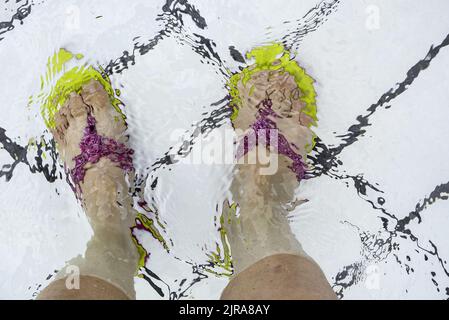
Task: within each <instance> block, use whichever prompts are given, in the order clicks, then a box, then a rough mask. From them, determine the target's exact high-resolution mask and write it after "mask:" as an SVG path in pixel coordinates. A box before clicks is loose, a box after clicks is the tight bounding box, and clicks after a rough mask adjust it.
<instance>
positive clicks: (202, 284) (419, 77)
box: [0, 0, 449, 299]
mask: <svg viewBox="0 0 449 320" xmlns="http://www.w3.org/2000/svg"><path fill="white" fill-rule="evenodd" d="M155 2H156V1H155ZM284 2H285V4H284V5H282V6H279V7H277V8H276V10H274V9H273V8H272V6H273V4H272V2H270V1H261V2H257V4H255V3H253V4H251V6H250V4H239V2H237V1H235V2H233V1H231V2H229V1H227V2H225V1H219V2H218V3H217V4H216V6H214V8H211V7H210V6H208V5H206V4H205V3H204V2H203V1H193V0H192V1H174V0H167V1H165V2H164V1H161V2H160V3H157V4H151V5H149V4H147V3H146V2H145V1H136V3H134V4H133V5H132V6H130V5H129V4H124V3H123V2H120V1H112V2H108V3H106V2H105V1H98V2H96V3H95V4H91V3H88V2H87V1H71V2H70V3H64V4H61V3H60V2H56V1H41V2H38V1H18V2H14V3H13V2H10V1H3V3H2V4H1V7H0V9H1V8H4V10H2V11H3V12H2V13H1V15H0V17H1V19H0V20H1V21H3V22H0V46H1V47H2V50H1V51H0V55H1V57H0V60H1V61H3V63H2V75H1V76H0V88H1V90H2V97H4V101H3V103H2V104H1V110H2V119H1V121H0V146H1V148H0V164H1V166H0V178H1V180H0V192H1V194H2V198H1V199H2V207H1V214H2V217H4V221H3V223H2V226H1V227H0V230H1V232H2V234H5V235H6V236H5V238H7V240H6V241H5V242H4V243H2V244H1V245H0V251H1V253H2V255H3V256H4V258H5V261H8V263H7V264H4V265H3V266H2V269H0V271H2V274H3V277H5V278H4V279H2V280H4V281H3V284H2V285H1V286H0V295H1V296H4V297H18V298H29V297H31V296H32V295H33V294H34V293H35V292H37V290H39V289H41V288H42V286H45V284H46V283H48V282H49V281H51V276H52V275H53V274H54V273H55V271H54V270H55V269H60V268H61V267H62V266H63V264H64V261H66V260H67V259H69V258H71V257H72V256H74V255H76V254H79V253H81V252H83V251H84V246H85V243H86V241H87V240H88V239H89V237H90V232H91V231H90V229H89V227H88V224H87V222H86V220H85V218H84V216H83V213H82V212H81V211H80V208H79V207H78V205H77V202H76V199H75V197H74V196H73V194H72V193H71V192H70V188H69V187H68V186H67V183H66V181H65V180H66V175H65V173H64V169H63V167H62V166H61V165H60V164H59V162H58V155H57V152H56V149H55V143H54V141H53V139H52V136H51V134H50V133H49V132H48V130H47V129H46V126H45V122H44V120H43V119H42V117H41V115H40V106H41V105H42V101H48V100H45V99H47V98H48V97H49V96H51V95H46V94H45V93H42V92H48V91H45V90H49V91H51V89H52V88H53V89H55V88H56V81H57V79H60V77H61V75H62V74H64V71H63V70H54V71H56V72H55V73H54V78H52V77H47V76H45V74H46V71H47V69H46V68H47V62H48V58H49V57H52V56H53V55H54V54H55V53H57V52H59V50H60V49H61V48H65V49H66V50H68V51H70V52H77V53H78V52H82V53H83V57H81V56H80V57H79V58H80V59H79V60H77V59H74V60H73V61H72V62H71V63H73V65H71V67H74V66H81V65H83V64H84V65H87V66H93V67H94V68H95V70H96V71H97V72H99V73H101V74H102V75H103V77H104V78H105V79H106V78H108V79H110V81H111V88H114V89H116V90H117V91H114V93H115V94H119V95H120V101H121V102H122V103H123V105H120V108H121V109H122V111H123V113H124V115H125V116H126V117H127V122H128V125H129V133H130V137H131V140H130V142H131V147H132V148H133V149H134V150H136V154H135V158H134V162H135V167H136V170H137V175H136V177H135V180H134V181H131V192H132V195H133V197H134V207H135V208H136V209H138V211H139V213H140V215H139V216H138V220H137V224H136V227H135V228H134V229H133V236H134V237H135V239H136V242H137V243H138V246H139V249H140V252H141V254H142V260H141V269H140V277H139V278H137V279H136V286H137V291H138V298H139V297H140V298H164V299H167V298H171V299H180V298H187V297H190V298H217V297H218V296H219V294H220V292H221V289H222V288H223V287H224V286H225V285H226V283H227V281H228V276H229V275H230V274H231V273H232V265H231V257H230V253H229V247H228V244H227V242H226V241H225V235H224V233H223V227H222V223H223V216H222V214H223V210H229V206H230V208H231V210H232V208H233V207H232V203H233V202H232V199H231V198H232V197H231V196H230V193H229V191H228V190H229V188H230V184H231V177H232V166H230V165H222V166H220V165H191V164H188V163H187V161H186V160H187V158H188V156H189V155H190V154H191V153H192V152H195V149H196V148H199V145H203V141H204V137H208V136H209V135H210V134H211V133H214V132H221V131H220V130H226V129H229V128H230V121H229V119H230V117H231V115H232V109H231V108H230V107H229V102H230V99H231V98H232V97H231V96H229V94H228V88H226V85H227V83H228V81H229V79H230V77H231V76H232V75H233V74H235V73H237V72H239V71H241V70H242V69H243V68H245V67H246V66H247V63H251V62H252V61H250V60H246V57H245V53H246V52H248V51H250V50H251V49H252V48H254V47H257V46H260V45H263V44H267V43H271V42H273V41H275V42H279V43H282V44H283V45H284V46H285V48H287V49H289V50H291V51H292V52H293V53H294V54H295V55H296V59H298V60H300V61H301V62H304V67H305V68H306V69H307V72H308V73H309V74H311V75H312V76H313V78H314V79H315V80H316V81H317V93H318V99H317V104H318V116H319V119H320V121H319V122H318V128H317V130H316V132H315V133H316V134H317V137H316V139H315V146H314V149H313V150H312V153H311V155H309V159H308V162H309V163H308V164H309V167H310V170H309V171H308V175H309V176H311V178H310V179H308V180H307V181H305V182H304V183H301V186H300V187H299V189H298V190H297V192H296V193H297V198H298V199H304V198H307V199H308V200H309V201H308V202H307V203H304V204H302V205H301V206H298V207H297V208H296V209H294V210H292V211H291V212H289V215H288V219H289V221H290V224H291V227H292V230H293V232H294V233H295V235H296V236H297V238H298V239H299V240H300V242H301V243H302V245H303V247H304V248H305V250H306V251H307V253H308V254H310V255H311V256H312V257H314V258H315V259H316V260H317V261H318V262H319V263H320V265H321V266H322V267H323V269H324V271H325V273H326V276H327V277H328V279H329V281H330V282H331V284H332V285H333V288H334V290H335V291H336V293H337V294H338V295H339V297H341V298H344V297H348V298H370V297H377V298H394V297H398V296H400V297H410V298H413V297H435V298H445V297H447V295H448V294H449V292H448V289H447V287H449V273H448V270H447V266H446V259H447V254H448V248H447V245H448V243H447V239H446V238H445V237H444V236H443V235H440V234H444V226H445V225H446V224H447V218H446V217H445V216H444V215H442V213H441V212H444V210H445V209H447V203H446V202H444V201H440V200H447V198H448V192H449V182H447V178H445V174H446V176H447V174H449V172H446V171H445V170H446V169H445V167H447V166H444V165H443V163H444V162H443V160H439V159H444V158H445V157H447V155H448V154H447V152H448V151H449V150H447V148H445V144H444V140H443V138H442V137H445V136H447V135H446V134H447V133H449V132H447V129H445V127H444V126H443V125H442V124H441V122H442V121H441V120H440V121H438V120H439V119H443V118H445V117H447V111H446V110H445V108H444V107H443V103H444V101H447V100H445V99H447V98H448V97H447V94H446V93H445V90H443V88H442V86H441V83H444V81H445V80H446V79H447V72H446V71H439V70H445V69H444V68H442V65H443V64H441V63H442V62H441V61H442V60H439V59H447V58H446V56H447V53H446V50H447V49H446V46H447V45H448V44H449V35H447V28H446V30H445V29H444V27H449V26H444V25H443V26H440V25H439V24H437V23H435V25H433V26H431V27H429V28H427V29H426V30H422V29H421V28H420V27H419V23H418V22H416V21H421V20H422V21H427V20H429V19H430V18H431V17H433V16H436V15H438V14H439V12H441V11H442V7H443V6H447V5H448V4H447V3H445V2H444V1H443V0H442V1H435V3H433V4H432V7H427V6H426V5H425V4H419V6H420V8H419V9H420V10H416V12H420V15H419V16H407V15H406V14H405V13H404V8H403V5H402V4H400V3H399V2H395V1H392V2H391V3H389V4H386V3H384V2H379V1H374V2H375V3H376V4H375V5H377V6H378V7H379V8H380V9H381V10H380V12H383V15H381V16H380V18H381V20H380V21H383V25H382V26H381V27H380V29H379V30H378V31H372V30H370V29H369V28H368V29H367V28H365V27H364V24H363V21H361V20H363V18H361V17H365V15H366V12H365V11H366V6H365V5H363V4H346V3H341V2H340V1H338V0H334V1H331V0H328V1H318V0H316V1H305V2H301V4H298V3H296V2H294V1H288V0H285V1H284ZM416 5H418V4H416ZM247 6H250V7H247ZM429 6H430V5H429ZM293 8H295V10H293ZM251 10H253V11H254V12H249V11H251ZM443 11H444V10H443ZM117 12H120V15H117ZM407 14H408V15H410V13H407ZM249 16H250V17H251V18H248V19H247V17H249ZM398 17H399V18H398ZM396 19H400V20H401V21H402V22H406V23H403V24H406V25H407V26H408V28H410V30H409V29H404V28H405V27H404V28H402V27H401V25H402V24H400V23H399V22H395V20H396ZM443 23H444V22H442V23H441V24H443ZM415 25H417V26H416V27H415ZM347 28H351V29H350V31H351V32H348V29H347ZM245 30H247V31H246V32H245ZM376 32H377V33H376ZM411 35H413V37H412V36H411ZM392 37H393V39H395V40H394V41H393V42H394V43H395V45H394V46H393V45H391V43H392V40H391V39H392ZM414 37H416V39H415V38H414ZM398 38H401V40H403V41H401V42H400V43H399V42H398V41H397V39H398ZM354 39H358V41H355V40H354ZM365 39H366V42H364V41H365ZM407 39H410V42H409V40H407ZM418 40H419V41H418ZM409 43H413V46H411V45H410V46H409V45H408V44H409ZM398 46H399V47H401V48H404V50H405V52H404V56H406V58H403V59H402V58H401V59H399V58H396V57H395V55H398V56H402V55H401V53H402V52H401V51H400V49H398ZM395 50H398V51H395ZM386 51H388V54H384V52H386ZM373 52H374V54H375V55H374V56H373V55H372V54H373ZM396 52H399V53H397V54H396ZM405 53H407V54H405ZM360 57H361V58H360ZM378 57H381V58H378ZM377 59H379V60H377ZM360 61H362V63H360ZM67 70H69V69H67ZM67 70H65V71H67ZM374 71H375V72H378V73H379V75H377V74H374V73H373V72H374ZM41 77H42V78H41ZM373 79H375V80H373ZM376 79H379V80H378V81H377V80H376ZM41 83H43V84H41ZM43 90H44V91H43ZM55 92H56V91H54V92H53V93H55ZM353 97H355V98H353ZM406 99H410V100H411V101H410V100H406ZM415 104H416V107H415ZM423 109H429V110H428V111H426V112H425V115H423V114H422V113H420V111H421V112H422V110H423ZM421 118H422V119H421ZM389 119H392V120H391V121H394V122H388V121H389ZM418 124H419V125H420V127H422V126H429V127H428V128H427V127H426V130H425V131H419V132H418V130H417V129H416V130H415V128H418ZM392 127H395V128H396V129H395V131H391V130H392V129H391V128H392ZM401 128H404V129H403V131H401V130H402V129H401ZM174 132H175V133H174ZM404 133H406V134H407V137H408V139H407V138H405V137H404V135H403V134H404ZM418 134H419V135H418ZM395 137H397V139H398V141H396V140H395V139H396V138H395ZM200 141H201V143H199V142H200ZM394 141H396V143H394ZM409 141H413V144H411V142H409ZM409 143H410V144H411V147H410V148H409V147H408V145H409ZM367 150H369V151H367ZM423 150H432V158H431V159H430V160H428V161H431V163H432V165H430V168H429V165H428V164H426V162H425V161H424V160H421V159H427V158H425V154H424V152H423ZM423 157H424V158H423ZM385 159H386V160H385ZM389 165H391V167H390V166H389ZM398 168H399V169H398ZM424 172H425V173H424ZM409 179H410V180H409ZM409 181H413V183H411V182H409ZM25 197H26V198H25ZM24 198H25V199H26V200H27V201H23V200H24ZM225 200H229V201H230V202H229V203H225V207H223V203H224V201H225ZM431 213H432V214H431ZM392 280H394V281H392ZM393 283H394V284H393ZM412 283H414V284H413V285H412ZM392 286H394V288H393V287H392ZM407 293H408V294H409V295H408V296H407V295H405V294H407ZM404 295H405V296H404Z"/></svg>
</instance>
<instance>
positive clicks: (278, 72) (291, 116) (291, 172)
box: [224, 45, 316, 273]
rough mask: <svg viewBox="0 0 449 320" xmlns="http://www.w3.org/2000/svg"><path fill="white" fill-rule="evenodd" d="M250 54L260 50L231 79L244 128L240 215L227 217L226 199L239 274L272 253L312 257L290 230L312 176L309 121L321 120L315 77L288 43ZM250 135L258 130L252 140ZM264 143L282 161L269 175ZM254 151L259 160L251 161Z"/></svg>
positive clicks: (237, 196) (236, 117) (237, 121)
mask: <svg viewBox="0 0 449 320" xmlns="http://www.w3.org/2000/svg"><path fill="white" fill-rule="evenodd" d="M279 55H281V56H280V57H279ZM247 56H248V57H254V58H255V60H256V62H255V64H254V65H251V66H249V67H247V68H246V69H243V70H242V72H241V73H238V74H236V75H234V76H233V77H232V78H231V81H230V88H231V97H232V101H231V107H232V108H233V111H234V112H233V115H232V117H231V120H232V124H233V126H234V128H235V129H236V130H238V131H239V132H243V134H241V135H240V137H239V141H240V145H239V148H238V150H237V158H238V159H237V160H239V159H240V158H242V159H243V163H241V162H239V164H238V165H237V167H236V169H237V170H236V173H235V176H234V180H233V182H232V184H231V193H232V195H233V200H234V201H236V203H237V204H238V212H239V214H238V217H237V216H234V217H233V216H229V214H227V213H226V209H227V208H229V204H228V203H225V205H224V208H225V211H224V213H225V214H224V218H225V219H224V221H225V222H227V226H226V232H227V235H228V240H229V242H230V246H231V252H232V257H233V261H234V267H235V270H236V273H238V272H240V271H242V270H243V269H244V268H246V267H248V266H250V265H251V264H253V263H255V262H256V261H258V260H260V259H262V258H264V257H266V256H269V255H273V254H278V253H289V254H297V255H301V256H307V255H306V254H305V252H304V251H303V249H302V246H301V244H300V243H299V242H298V241H297V239H296V237H295V235H294V234H293V233H292V231H291V229H290V226H289V223H288V220H287V215H288V212H287V210H286V207H287V205H288V204H289V203H291V202H292V201H294V202H296V203H299V202H301V201H295V200H294V199H293V198H294V196H295V189H296V187H297V186H298V185H299V181H300V180H302V179H304V178H306V169H307V168H306V158H307V153H308V152H309V151H310V150H311V148H312V146H313V139H314V133H313V131H312V130H311V128H310V127H311V126H312V125H314V124H315V123H316V105H315V91H314V89H313V79H312V78H311V77H310V76H308V75H307V74H306V73H305V71H304V70H303V69H302V68H301V67H299V65H298V64H297V62H296V61H294V60H292V59H291V58H290V54H289V53H288V52H287V51H284V49H283V47H282V46H280V45H273V46H267V47H261V48H256V49H255V50H253V51H252V52H250V53H249V54H248V55H247ZM269 131H275V132H276V135H275V136H274V139H277V140H275V141H270V140H271V139H273V138H272V136H271V135H269ZM239 132H237V133H239ZM249 135H253V136H255V139H254V138H253V139H252V143H250V142H249V139H248V138H247V137H248V136H249ZM242 146H243V147H242ZM261 149H262V150H263V149H265V150H264V151H266V152H268V153H269V154H270V160H271V159H273V157H274V158H275V160H276V161H277V162H276V165H277V167H276V170H275V171H274V172H272V173H270V174H264V173H263V172H262V168H263V167H264V165H265V164H264V163H261V161H259V154H258V153H260V150H261ZM245 157H246V158H245ZM249 158H251V159H257V160H256V162H255V163H248V161H247V159H249ZM270 165H271V164H270ZM227 211H228V212H231V211H232V210H227Z"/></svg>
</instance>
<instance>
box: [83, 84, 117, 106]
mask: <svg viewBox="0 0 449 320" xmlns="http://www.w3.org/2000/svg"><path fill="white" fill-rule="evenodd" d="M81 96H82V98H83V100H84V102H85V103H86V104H87V105H89V106H91V107H92V108H93V111H94V112H95V111H99V110H101V109H103V108H105V107H107V106H109V105H110V99H109V95H108V93H107V92H106V90H105V89H104V87H103V86H102V85H101V83H100V82H99V81H97V80H91V81H90V82H89V83H88V84H86V85H85V86H83V89H82V90H81Z"/></svg>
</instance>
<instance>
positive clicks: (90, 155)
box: [38, 81, 138, 299]
mask: <svg viewBox="0 0 449 320" xmlns="http://www.w3.org/2000/svg"><path fill="white" fill-rule="evenodd" d="M55 120H56V128H55V130H53V134H54V137H55V139H56V141H57V143H58V149H59V151H60V155H61V158H62V159H63V160H64V162H65V165H66V167H67V169H68V170H69V172H70V175H71V178H72V180H73V182H74V184H75V187H76V193H77V196H78V198H79V199H80V200H81V201H82V206H83V208H84V210H85V212H86V214H87V216H88V219H89V222H90V224H91V227H92V229H93V232H94V235H93V237H92V239H91V240H90V241H89V242H88V244H87V248H86V252H85V255H84V256H83V257H81V256H78V257H75V258H74V259H72V260H71V261H69V262H68V263H67V264H68V266H75V267H77V268H78V269H79V271H80V275H81V276H80V281H79V285H80V287H79V289H78V290H77V289H68V288H67V286H66V281H68V279H67V278H66V276H67V272H66V268H67V267H66V268H64V269H63V270H61V271H60V272H59V273H58V275H57V276H56V280H55V281H54V282H52V283H51V284H50V285H49V286H48V287H47V288H45V289H44V290H43V291H42V292H41V294H40V295H39V296H38V299H134V298H135V291H134V279H133V278H134V274H135V272H136V268H137V261H138V253H137V249H136V247H135V246H134V244H133V242H132V238H131V234H130V228H131V227H132V225H133V223H134V217H135V213H134V211H133V209H132V207H131V199H130V197H129V196H128V186H127V182H126V171H131V169H132V159H131V157H130V155H131V154H132V151H130V149H127V148H126V147H125V145H124V144H125V143H126V140H127V137H126V135H125V129H126V126H125V124H124V121H123V120H122V119H121V117H120V115H119V114H118V112H117V111H116V110H115V109H114V108H113V107H112V105H111V103H110V100H109V96H108V95H107V93H106V91H105V90H104V88H103V87H102V86H101V84H100V83H99V82H97V81H91V82H90V83H88V84H87V85H85V86H84V87H83V89H82V91H81V93H80V94H76V93H72V94H71V96H70V98H69V99H68V101H67V103H66V105H64V106H63V107H62V108H61V110H60V111H59V112H58V114H57V115H56V117H55ZM88 122H89V125H87V123H88Z"/></svg>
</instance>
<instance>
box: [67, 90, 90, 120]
mask: <svg viewBox="0 0 449 320" xmlns="http://www.w3.org/2000/svg"><path fill="white" fill-rule="evenodd" d="M67 108H68V112H69V114H70V115H71V116H72V117H73V118H78V117H82V116H85V115H86V114H87V108H88V107H87V105H86V104H85V103H84V102H83V99H82V98H81V96H80V95H79V94H76V93H74V92H72V93H71V94H70V97H69V99H68V101H67Z"/></svg>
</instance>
